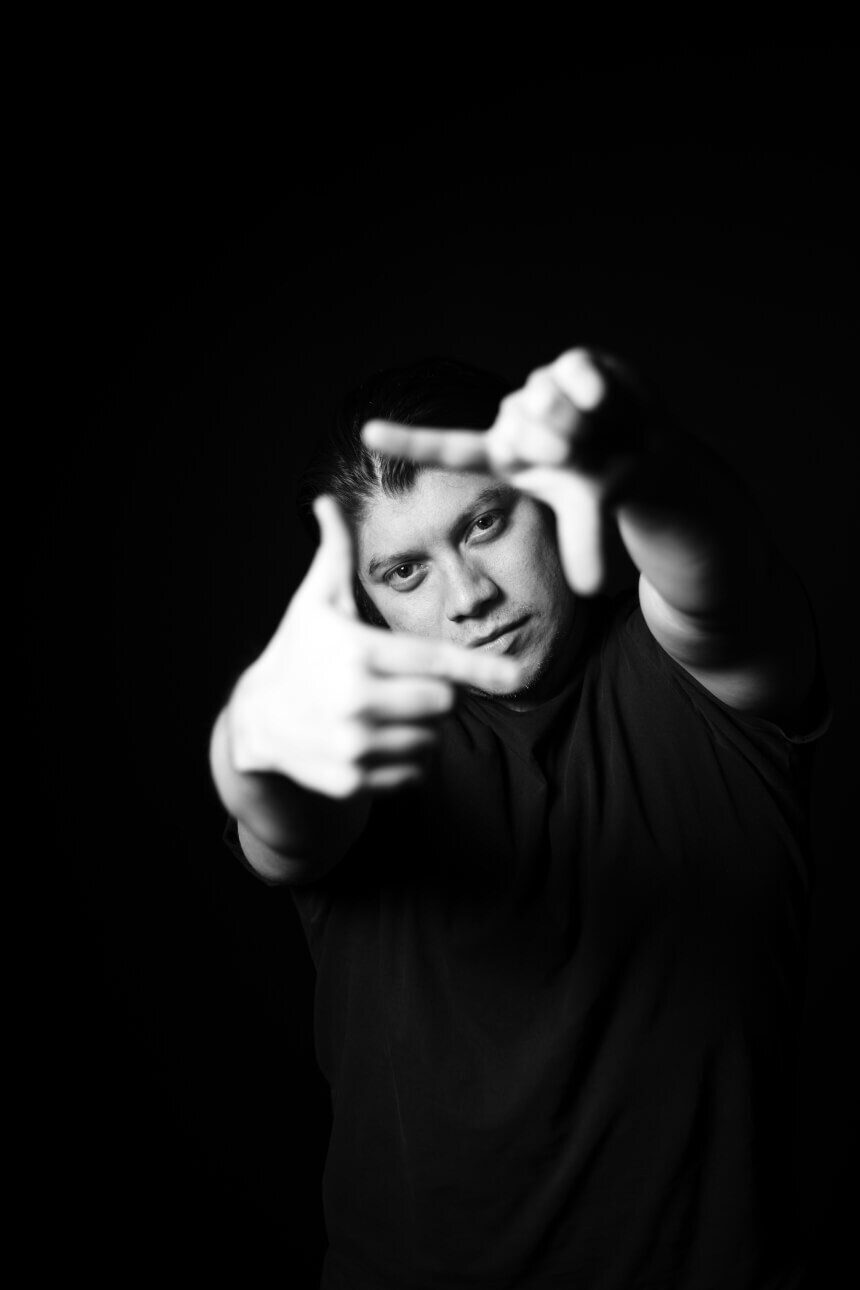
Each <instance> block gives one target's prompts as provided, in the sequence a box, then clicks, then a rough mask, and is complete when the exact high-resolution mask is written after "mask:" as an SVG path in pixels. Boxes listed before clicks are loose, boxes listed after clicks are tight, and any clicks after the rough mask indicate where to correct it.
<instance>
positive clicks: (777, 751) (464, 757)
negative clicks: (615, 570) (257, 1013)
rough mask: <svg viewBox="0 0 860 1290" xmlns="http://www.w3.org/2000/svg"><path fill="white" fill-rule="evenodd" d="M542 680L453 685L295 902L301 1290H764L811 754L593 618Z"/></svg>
mask: <svg viewBox="0 0 860 1290" xmlns="http://www.w3.org/2000/svg"><path fill="white" fill-rule="evenodd" d="M583 612H588V613H589V616H590V623H589V631H588V635H587V640H586V644H585V646H584V647H583V649H582V651H581V653H580V656H579V659H578V661H577V663H576V670H575V673H574V674H572V676H571V678H570V680H569V683H568V684H567V686H566V687H565V690H564V691H563V692H562V693H561V694H560V695H559V696H557V697H556V698H555V699H553V700H552V701H550V702H549V703H547V704H545V705H543V706H541V707H540V708H539V709H537V710H536V711H534V712H529V713H515V712H511V711H510V710H508V709H507V708H505V707H503V706H501V705H499V704H497V703H494V702H493V701H491V700H482V699H479V698H475V697H471V696H467V697H465V698H464V699H463V700H462V702H461V704H460V705H459V707H458V709H457V711H456V712H455V713H454V714H452V716H451V717H450V718H449V719H447V720H446V722H445V724H444V727H443V732H442V740H441V747H440V753H439V756H438V757H437V759H436V761H435V763H434V768H433V771H432V774H431V776H430V778H429V780H428V782H426V783H425V784H423V785H422V786H421V787H419V788H416V789H414V790H409V791H404V792H401V793H399V794H397V795H394V796H390V797H386V798H384V799H380V800H379V801H378V803H376V804H375V805H374V808H373V811H372V813H371V818H370V822H369V825H368V828H367V830H366V832H365V834H364V836H363V837H362V839H361V842H360V843H359V845H358V846H357V847H356V848H355V849H354V850H353V851H352V852H351V853H350V854H349V855H348V856H347V857H346V858H345V859H344V860H343V861H342V862H341V863H340V865H339V866H337V868H336V869H334V870H333V871H332V872H331V873H330V874H329V875H328V876H327V877H326V878H325V879H324V880H322V881H321V882H319V883H318V884H314V885H312V886H310V887H305V888H295V889H293V895H294V898H295V901H296V904H297V906H298V909H299V913H300V915H301V919H302V923H303V926H304V928H305V932H306V935H307V939H308V944H309V947H310V951H311V954H312V956H313V959H314V963H315V965H316V970H317V984H316V998H315V1027H316V1044H317V1057H318V1061H319V1064H320V1067H321V1069H322V1071H323V1073H324V1075H325V1077H326V1079H327V1080H328V1082H329V1084H330V1086H331V1092H332V1105H333V1129H332V1136H331V1142H330V1147H329V1152H328V1158H327V1163H326V1170H325V1178H324V1203H325V1216H326V1225H327V1230H328V1237H329V1252H328V1255H327V1260H326V1267H325V1273H324V1277H323V1286H324V1287H326V1288H327V1290H341V1287H349V1288H350V1290H354V1288H355V1287H363V1286H368V1287H379V1288H380V1290H381V1288H382V1287H385V1288H386V1290H395V1288H397V1290H407V1288H408V1290H420V1288H423V1287H431V1286H432V1287H446V1288H449V1287H450V1288H451V1290H453V1288H454V1287H457V1288H458V1290H459V1288H460V1287H463V1288H464V1290H465V1287H475V1288H477V1287H489V1286H492V1287H498V1288H499V1290H501V1287H519V1286H527V1287H556V1288H560V1287H562V1286H564V1287H574V1286H575V1287H582V1290H639V1288H640V1287H641V1288H642V1290H644V1288H645V1287H648V1290H657V1288H658V1287H666V1288H667V1290H668V1287H672V1290H681V1288H682V1287H683V1290H706V1288H707V1290H723V1288H725V1290H753V1288H755V1290H765V1287H767V1290H776V1287H780V1290H782V1288H783V1287H785V1288H787V1287H790V1286H794V1285H795V1284H796V1283H797V1282H796V1280H795V1277H796V1275H797V1269H796V1263H795V1258H794V1253H793V1250H792V1235H793V1231H794V1230H795V1229H794V1227H793V1215H792V1201H793V1195H792V1177H793V1175H792V1170H791V1167H790V1159H789V1149H790V1142H791V1136H792V1123H793V1072H794V1060H795V1043H796V1034H797V1027H798V1021H799V1015H800V1008H801V1004H802V993H803V978H804V966H805V941H806V931H807V921H808V894H809V893H808V885H809V845H808V821H807V798H808V779H809V758H810V748H809V745H810V743H811V741H812V740H813V739H814V738H815V736H816V735H817V734H818V733H820V732H821V730H822V729H823V728H824V726H825V725H826V718H823V719H822V721H821V723H820V725H819V729H818V730H816V731H815V732H813V733H810V734H808V735H807V736H805V737H794V738H789V737H787V736H786V735H785V734H784V733H783V732H782V731H781V730H779V729H778V727H776V726H775V725H773V724H772V723H770V722H768V721H765V720H762V719H759V718H754V717H749V716H743V715H741V714H739V713H738V712H735V711H733V710H732V709H730V708H729V707H727V706H726V705H725V704H723V703H721V702H719V701H718V700H716V699H714V698H713V697H712V696H711V695H710V694H709V693H708V692H707V691H706V690H705V689H704V688H703V687H702V686H700V685H699V684H698V683H697V682H696V681H694V680H693V679H692V678H691V677H690V676H689V675H688V674H687V673H686V672H685V671H684V670H683V669H682V668H680V667H678V666H677V665H676V664H674V663H673V662H672V661H671V659H669V657H668V656H667V655H666V654H665V652H664V651H663V650H662V649H661V648H660V647H659V646H658V645H657V643H656V642H655V641H654V639H653V637H652V636H651V634H650V632H649V631H648V629H647V627H646V625H645V623H644V620H643V618H642V614H641V611H640V610H639V607H638V602H637V601H636V599H635V597H628V596H625V597H623V598H622V599H621V600H620V602H618V603H615V604H610V603H609V602H607V601H604V600H597V601H594V602H589V604H588V606H587V609H586V608H584V609H583Z"/></svg>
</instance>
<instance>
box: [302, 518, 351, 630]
mask: <svg viewBox="0 0 860 1290" xmlns="http://www.w3.org/2000/svg"><path fill="white" fill-rule="evenodd" d="M313 512H314V515H315V516H316V521H317V524H319V528H320V544H319V546H318V547H317V552H316V555H315V556H314V559H313V563H312V565H311V567H310V570H309V571H308V579H307V581H308V582H310V583H311V585H312V586H313V588H314V589H315V591H316V592H317V593H318V594H319V595H320V596H321V597H322V599H323V600H325V601H326V602H327V603H328V604H331V605H334V606H335V608H337V609H340V610H341V611H342V612H343V613H345V614H349V616H350V617H351V618H355V617H357V610H356V607H355V598H354V596H353V590H352V579H353V572H354V569H355V555H354V551H353V541H352V533H351V532H350V528H349V524H348V523H347V519H346V516H345V515H344V513H343V511H342V510H341V508H340V506H339V505H338V503H337V501H336V500H335V499H334V497H331V496H330V495H324V496H322V497H318V498H316V500H315V501H314V504H313Z"/></svg>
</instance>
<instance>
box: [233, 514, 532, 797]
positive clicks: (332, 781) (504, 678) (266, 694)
mask: <svg viewBox="0 0 860 1290" xmlns="http://www.w3.org/2000/svg"><path fill="white" fill-rule="evenodd" d="M314 512H315V514H316V517H317V521H318V523H319V526H320V532H321V541H320V546H319V548H318V550H317V553H316V556H315V558H314V561H313V563H312V564H311V567H310V569H309V570H308V573H307V575H306V576H305V579H304V581H303V582H302V584H301V586H300V587H299V589H298V591H297V592H296V594H295V596H294V597H293V599H292V601H291V602H290V606H289V608H288V610H287V612H286V614H285V616H284V618H283V620H282V622H281V624H280V626H279V627H278V630H277V631H276V633H275V635H274V636H273V638H272V640H271V641H270V642H269V644H268V646H267V647H266V649H265V650H264V652H263V654H262V655H261V656H260V658H259V659H258V660H257V661H256V663H254V664H253V665H252V666H251V667H250V668H249V669H248V671H247V672H246V673H245V674H244V675H243V677H242V678H241V679H240V681H239V683H238V685H237V687H236V690H235V691H234V695H233V698H232V699H231V701H230V704H229V705H228V714H229V715H228V720H229V729H230V745H231V755H232V761H233V765H234V767H235V769H236V770H238V771H258V772H259V771H263V772H265V771H274V772H279V773H281V774H283V775H286V776H287V777H288V778H289V779H291V780H293V781H294V782H296V783H298V784H301V785H302V786H303V787H305V788H309V789H311V790H313V791H315V792H319V793H323V794H326V795H328V796H329V797H334V798H346V797H351V796H353V795H354V794H356V793H359V792H361V791H363V790H373V791H379V790H385V789H391V788H397V787H400V786H401V785H403V784H406V783H408V782H410V781H412V780H415V779H417V778H419V777H420V776H421V774H422V773H423V769H424V767H425V765H426V759H427V754H428V751H429V750H430V749H431V748H432V746H433V744H434V743H435V741H436V739H437V738H438V726H439V720H440V718H441V717H443V716H444V715H445V714H446V713H448V712H449V711H450V710H451V708H452V707H453V705H454V702H455V698H456V687H457V686H458V685H464V686H471V687H474V688H477V689H487V690H494V691H496V692H498V691H499V688H500V687H501V688H502V689H503V690H505V691H508V692H510V691H513V690H515V689H517V687H518V684H519V668H518V666H517V664H516V663H515V662H514V661H513V660H511V659H504V658H496V657H487V656H484V655H481V654H478V653H476V652H474V651H472V650H468V649H464V648H462V647H460V646H458V645H454V644H453V643H451V642H447V641H437V640H431V639H427V638H425V637H421V636H412V635H408V634H406V633H404V632H390V631H387V630H386V629H384V628H377V627H369V626H367V625H366V624H365V623H362V622H361V621H360V620H359V617H358V610H357V608H356V605H355V600H354V597H353V573H354V555H353V545H352V535H351V533H350V531H349V528H348V526H347V522H346V519H345V518H344V516H343V514H342V513H341V511H340V509H339V507H338V505H337V503H336V502H335V500H334V499H333V498H331V497H321V498H318V499H317V502H316V503H315V506H314Z"/></svg>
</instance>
